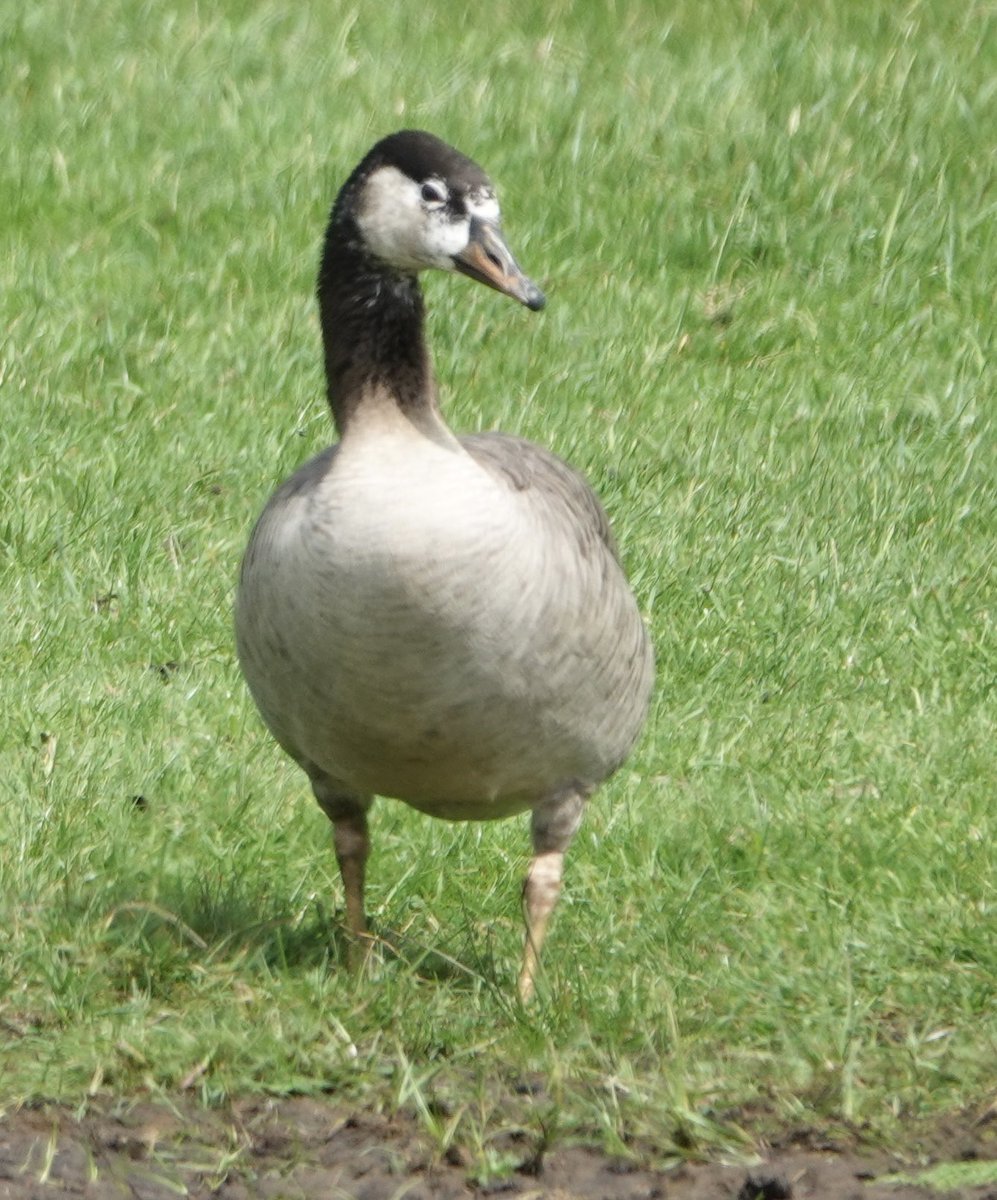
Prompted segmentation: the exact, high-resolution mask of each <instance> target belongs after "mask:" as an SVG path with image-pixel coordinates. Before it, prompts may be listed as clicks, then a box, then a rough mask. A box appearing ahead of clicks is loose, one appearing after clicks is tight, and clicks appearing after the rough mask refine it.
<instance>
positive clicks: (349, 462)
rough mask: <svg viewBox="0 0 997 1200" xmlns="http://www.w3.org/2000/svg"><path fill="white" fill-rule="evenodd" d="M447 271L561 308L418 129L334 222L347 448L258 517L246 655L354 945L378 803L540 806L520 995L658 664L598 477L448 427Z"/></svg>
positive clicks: (337, 344)
mask: <svg viewBox="0 0 997 1200" xmlns="http://www.w3.org/2000/svg"><path fill="white" fill-rule="evenodd" d="M430 266H432V267H438V268H443V269H448V270H459V271H462V272H463V273H465V274H469V275H471V276H472V277H473V278H476V279H478V280H479V281H481V282H484V283H487V284H489V285H490V286H492V287H494V288H496V289H497V290H499V291H502V292H504V293H505V294H508V295H511V296H513V297H514V298H516V299H518V300H520V301H521V302H522V303H524V304H526V305H527V306H528V307H531V308H539V307H542V305H543V296H542V294H541V293H540V291H539V289H537V287H536V285H535V284H533V283H531V282H530V281H529V280H528V279H527V278H526V277H525V276H524V275H523V274H522V272H521V271H520V270H519V268H518V266H517V265H516V263H515V260H514V259H513V257H512V255H511V253H510V252H509V249H508V246H507V245H506V243H505V241H504V238H503V236H502V234H501V233H500V231H499V226H498V205H497V203H496V201H495V195H494V190H493V189H492V187H491V184H490V182H489V181H488V179H487V177H486V176H485V175H484V173H483V172H482V171H481V170H480V168H479V167H477V166H476V165H475V164H474V163H473V162H471V161H470V160H469V159H467V158H465V157H464V156H463V155H460V154H459V153H458V152H457V151H455V150H453V149H452V148H451V147H449V146H447V145H446V144H445V143H443V142H441V141H439V140H438V139H436V138H434V137H432V136H431V135H429V134H424V133H417V132H412V131H406V132H403V133H399V134H394V135H392V136H391V137H389V138H386V139H384V140H383V141H382V142H379V143H378V144H377V145H376V146H375V147H374V148H373V149H372V150H371V151H370V153H369V154H368V155H367V157H366V158H365V159H364V160H363V161H362V162H361V164H360V165H359V166H358V167H357V168H356V170H355V171H354V172H353V174H352V175H351V176H350V178H349V179H348V180H347V182H346V184H345V185H344V187H343V189H342V191H341V192H340V195H339V197H338V199H337V201H336V204H335V205H334V207H333V212H332V216H331V219H330V223H329V230H328V233H327V236H326V244H325V250H324V254H323V263H322V270H321V272H320V277H319V301H320V310H321V315H322V328H323V340H324V345H325V358H326V371H327V377H328V387H329V399H330V403H331V405H332V410H333V416H334V419H335V421H336V425H337V428H338V429H339V432H340V435H341V440H340V442H339V444H338V445H336V446H333V447H330V448H329V449H328V450H325V451H324V452H323V453H321V454H319V455H318V456H317V457H316V458H313V459H312V460H311V461H310V462H308V463H306V464H305V465H304V466H303V467H302V468H301V469H300V470H299V471H298V472H297V473H296V474H295V475H294V476H292V477H291V479H289V480H288V481H287V482H286V483H285V484H284V485H283V486H282V487H280V488H279V489H278V490H277V492H276V493H275V494H274V495H273V497H272V498H271V500H270V502H269V503H268V504H267V506H266V508H265V509H264V512H263V514H262V516H261V517H260V520H259V522H258V524H257V526H256V529H255V530H254V532H253V535H252V538H251V540H250V544H249V547H248V549H247V551H246V556H245V560H244V562H243V567H242V575H241V581H240V586H239V594H238V601H237V608H236V632H237V641H238V649H239V657H240V661H241V663H242V668H243V671H244V673H245V676H246V679H247V682H248V684H249V687H250V690H251V692H252V694H253V697H254V699H255V700H256V703H257V705H258V706H259V709H260V712H261V714H262V715H263V718H264V720H265V721H266V723H267V725H268V726H269V728H270V729H271V731H272V732H273V734H274V736H275V737H276V739H277V741H278V742H279V743H280V745H281V746H282V747H283V748H284V749H285V750H286V751H287V753H288V754H289V755H291V756H292V757H293V758H294V759H295V760H296V761H297V762H298V763H299V764H300V765H301V766H302V767H303V768H304V770H305V771H306V772H307V773H308V775H309V777H310V779H311V782H312V787H313V789H314V792H315V795H316V798H317V799H318V801H319V803H320V804H321V806H322V807H323V809H324V810H325V811H326V813H327V814H328V815H329V817H330V819H331V820H332V822H333V832H334V842H335V847H336V853H337V857H338V860H339V864H340V868H341V871H342V875H343V881H344V887H345V891H346V902H347V920H348V925H349V928H350V930H351V932H352V933H354V934H355V935H364V934H365V933H366V928H367V926H366V918H365V915H364V909H363V876H364V863H365V860H366V856H367V850H368V845H369V843H368V835H367V821H366V812H367V809H368V807H369V805H370V802H371V798H372V796H373V795H374V794H381V795H384V796H389V797H394V798H396V799H399V800H403V801H405V802H406V803H408V804H410V805H412V806H413V807H415V808H418V809H420V810H421V811H423V812H425V813H429V814H430V815H432V816H437V817H445V818H448V819H451V820H462V819H471V820H487V819H491V818H495V817H505V816H509V815H511V814H513V813H516V812H521V811H524V810H526V809H530V810H532V813H533V818H532V823H533V841H534V859H533V862H532V864H531V868H530V872H529V874H528V876H527V881H526V885H525V889H524V891H525V899H526V917H527V939H526V951H525V954H524V962H523V967H522V970H521V973H520V994H521V995H522V996H523V997H524V998H526V997H528V996H529V995H530V994H531V993H532V991H533V987H534V982H535V975H536V971H537V965H538V955H539V949H540V944H541V942H542V940H543V937H544V933H545V930H546V925H547V920H548V918H549V916H550V913H551V911H552V909H553V906H554V903H555V902H556V899H557V894H558V891H559V888H560V877H561V867H562V862H563V856H564V852H565V850H566V849H567V846H568V843H569V842H570V840H571V837H572V836H573V834H574V832H575V830H576V829H577V826H578V823H579V821H580V819H581V813H582V808H583V804H584V800H585V798H586V797H587V796H588V795H589V794H590V793H591V791H592V790H593V789H594V788H595V787H596V785H598V784H599V783H600V782H601V781H602V780H604V779H605V778H606V777H607V776H609V775H610V774H611V773H612V772H613V771H614V770H615V769H616V767H618V766H619V764H620V763H621V762H622V761H623V759H624V758H625V757H626V755H627V753H628V752H629V750H630V748H631V746H632V745H633V742H634V740H635V739H636V737H637V734H638V733H639V731H640V728H641V726H642V724H643V722H644V718H645V716H646V713H647V706H648V699H649V694H650V689H651V683H652V674H653V668H652V657H651V650H650V645H649V642H648V638H647V635H646V633H645V630H644V626H643V624H642V622H641V620H640V616H639V613H638V610H637V606H636V603H635V601H634V598H633V595H632V593H631V591H630V588H629V585H628V584H627V581H626V577H625V575H624V573H623V570H622V568H621V567H620V564H619V561H618V557H617V553H616V548H615V544H614V542H613V538H612V534H611V533H610V529H609V525H608V522H607V520H606V516H605V513H604V512H603V509H602V506H601V505H600V503H599V501H598V499H597V498H596V496H595V494H594V492H593V491H592V490H591V488H590V487H589V485H588V484H587V483H586V482H585V480H584V479H583V478H582V477H581V476H580V475H579V474H577V472H575V471H574V470H573V469H572V468H571V467H569V466H568V465H567V464H566V463H564V462H563V461H562V460H560V459H559V458H557V457H556V456H554V455H553V454H551V453H549V452H548V451H546V450H544V449H542V448H540V447H539V446H535V445H533V444H532V443H530V442H526V441H524V440H522V439H521V438H516V437H511V436H508V435H504V434H473V435H470V436H466V437H462V438H456V437H455V436H454V435H453V434H452V433H451V432H450V430H449V429H448V427H447V425H446V424H445V422H444V421H443V418H442V416H441V415H440V412H439V409H438V407H437V404H436V393H435V384H434V382H433V376H432V369H431V366H430V363H429V357H428V353H427V351H426V348H425V343H424V339H423V314H422V297H421V292H420V290H419V286H418V283H417V280H416V272H417V270H418V269H420V268H423V267H430Z"/></svg>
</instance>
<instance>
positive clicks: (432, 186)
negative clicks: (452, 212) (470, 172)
mask: <svg viewBox="0 0 997 1200" xmlns="http://www.w3.org/2000/svg"><path fill="white" fill-rule="evenodd" d="M422 198H423V200H425V202H426V203H427V204H432V205H439V204H446V201H447V194H446V192H445V191H444V190H443V187H442V186H441V185H440V184H438V183H433V182H431V181H429V182H426V183H424V184H423V185H422Z"/></svg>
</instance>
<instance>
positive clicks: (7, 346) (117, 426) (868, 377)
mask: <svg viewBox="0 0 997 1200" xmlns="http://www.w3.org/2000/svg"><path fill="white" fill-rule="evenodd" d="M9 7H10V8H11V11H6V10H5V13H4V15H3V16H0V124H2V126H3V128H4V129H5V130H6V131H7V132H6V136H5V137H4V138H3V139H2V141H0V210H2V212H3V214H4V217H3V221H2V223H0V409H2V420H0V464H2V467H0V471H2V473H0V489H2V490H0V497H2V504H0V579H2V595H3V600H4V604H3V611H2V616H0V645H2V646H3V647H4V667H5V670H4V684H3V693H2V706H3V708H2V722H0V738H2V742H0V1039H2V1041H3V1043H4V1044H3V1053H2V1055H0V1101H2V1102H3V1103H6V1104H11V1103H17V1102H18V1101H23V1100H30V1099H38V1098H42V1097H53V1098H58V1099H61V1100H65V1101H69V1102H71V1103H75V1104H80V1103H84V1102H85V1098H86V1096H87V1095H88V1094H92V1093H97V1092H105V1091H111V1092H114V1093H117V1094H122V1095H128V1094H131V1093H134V1092H135V1091H137V1090H140V1089H149V1088H151V1089H153V1090H156V1091H159V1090H162V1091H166V1092H169V1091H171V1090H174V1089H177V1088H186V1089H188V1090H191V1091H194V1092H196V1093H197V1094H199V1095H201V1096H202V1097H203V1098H204V1100H205V1101H206V1102H209V1103H215V1102H218V1101H220V1100H222V1099H223V1098H224V1097H226V1096H227V1095H231V1094H240V1093H245V1092H247V1091H260V1090H262V1091H269V1092H274V1093H281V1092H287V1091H289V1090H304V1091H320V1090H324V1091H330V1092H333V1093H335V1094H337V1095H341V1096H343V1097H345V1098H348V1099H350V1100H351V1101H354V1100H356V1101H359V1102H362V1103H366V1104H371V1105H374V1106H378V1107H383V1108H388V1109H390V1108H392V1107H396V1106H401V1107H405V1108H408V1109H412V1110H414V1111H416V1112H417V1113H419V1114H420V1115H421V1117H422V1119H423V1121H424V1122H425V1125H426V1128H427V1130H428V1131H429V1132H430V1133H431V1134H432V1135H433V1136H434V1137H435V1138H436V1139H437V1142H438V1144H439V1145H440V1146H443V1145H445V1144H447V1142H448V1141H450V1140H452V1139H458V1140H461V1141H462V1142H463V1143H464V1144H468V1145H471V1146H472V1148H473V1149H474V1150H475V1153H476V1155H477V1161H478V1162H479V1163H481V1164H484V1166H483V1167H482V1169H487V1168H488V1167H489V1164H491V1165H492V1166H494V1161H493V1160H494V1158H495V1155H496V1153H497V1151H495V1149H494V1145H495V1143H494V1141H493V1137H494V1134H495V1132H496V1131H498V1130H502V1129H508V1128H511V1127H517V1126H525V1127H526V1128H528V1129H532V1130H545V1131H547V1132H546V1133H545V1134H544V1136H547V1135H548V1134H549V1135H550V1136H561V1135H582V1136H585V1137H590V1138H596V1139H601V1140H602V1141H603V1142H604V1143H605V1144H607V1145H608V1146H610V1147H611V1148H616V1149H621V1148H622V1147H624V1145H625V1144H627V1143H628V1142H630V1141H632V1139H635V1138H636V1139H638V1140H640V1141H642V1142H644V1143H646V1144H650V1145H652V1146H653V1147H656V1148H657V1150H658V1151H659V1152H660V1153H662V1154H665V1155H668V1154H672V1153H709V1152H711V1151H717V1150H718V1149H720V1148H722V1147H725V1146H726V1147H731V1146H736V1145H738V1144H740V1143H741V1142H742V1139H743V1136H744V1133H743V1131H744V1130H747V1132H748V1133H749V1134H750V1133H751V1132H753V1131H756V1130H757V1129H758V1128H761V1127H763V1126H764V1124H765V1122H767V1121H782V1122H801V1123H813V1122H818V1123H824V1124H826V1123H831V1124H847V1125H850V1126H853V1127H856V1128H864V1129H867V1130H872V1131H873V1132H874V1133H875V1134H877V1135H878V1136H882V1137H899V1136H902V1134H901V1132H900V1131H901V1130H903V1129H909V1127H910V1122H911V1120H912V1119H914V1118H918V1117H931V1116H932V1115H933V1114H939V1113H947V1112H953V1111H956V1110H961V1109H969V1110H971V1111H977V1110H978V1109H980V1108H982V1107H984V1106H985V1105H986V1104H987V1103H988V1102H990V1101H992V1100H993V1098H994V1093H993V1086H994V1079H995V1078H997V1004H995V993H997V896H995V863H994V849H993V847H994V845H995V842H997V806H995V803H994V794H995V792H994V788H995V779H997V705H995V699H997V698H995V690H994V682H995V677H997V645H995V637H994V634H995V628H994V626H995V613H997V586H995V578H997V576H995V546H997V436H995V435H997V428H995V420H994V399H995V392H997V372H995V369H994V353H995V347H994V327H995V326H994V316H993V287H994V279H995V278H997V191H995V160H994V156H993V130H994V128H997V87H995V83H994V80H995V78H997V8H995V6H994V4H993V3H992V2H989V0H970V2H968V3H966V4H962V5H951V4H948V3H943V2H942V0H937V2H930V0H912V2H911V3H908V4H905V5H902V6H901V5H896V4H893V3H886V2H885V0H883V2H877V0H872V2H870V3H865V4H859V3H857V2H856V3H851V2H844V3H841V2H835V3H831V2H830V0H827V2H826V3H824V2H821V3H816V4H811V5H794V4H790V3H788V2H780V0H772V2H771V3H759V4H747V3H739V2H738V3H735V2H733V0H721V2H720V3H717V4H711V5H700V4H698V3H694V2H693V0H678V2H677V3H675V4H673V5H667V6H665V5H657V4H654V3H652V2H651V0H645V2H644V3H638V2H636V0H633V2H631V3H620V4H611V5H592V6H587V7H585V6H574V5H571V4H568V3H566V2H565V3H559V2H555V3H549V4H546V5H531V4H528V3H526V2H525V0H496V2H495V3H492V4H490V5H488V6H487V8H482V9H480V10H479V9H468V8H467V7H466V6H465V5H461V4H457V3H449V2H447V0H444V2H442V3H439V4H436V5H434V6H432V7H431V9H427V8H426V6H418V5H406V6H401V5H398V6H390V5H381V4H375V3H373V2H371V3H367V2H366V0H361V2H359V3H355V4H341V3H338V2H336V0H332V2H330V3H326V4H321V5H319V4H314V5H308V4H305V5H292V6H288V5H285V4H277V3H272V2H267V0H264V2H263V3H258V4H247V3H241V2H240V0H227V2H226V3H224V4H220V5H217V6H195V5H192V4H191V5H186V6H180V7H179V9H178V8H177V6H173V5H171V6H167V5H162V4H157V3H154V2H152V0H150V2H148V3H145V4H139V3H125V2H124V0H121V2H119V3H114V2H112V0H88V2H87V3H81V4H78V5H75V6H69V7H67V6H66V5H64V4H58V3H55V2H54V0H41V2H39V3H37V4H34V5H32V6H28V7H27V8H26V9H25V11H24V12H22V13H20V14H18V13H17V12H16V11H15V8H16V6H9ZM576 8H577V9H579V10H582V9H583V8H584V11H576ZM404 125H417V126H423V127H428V128H431V129H433V130H434V131H435V132H437V133H439V134H441V135H443V136H445V137H447V138H448V139H450V140H451V141H453V142H455V143H456V144H457V145H458V146H460V147H461V148H462V149H464V150H465V151H467V152H468V153H470V154H471V155H473V156H474V157H476V158H478V159H479V160H480V161H481V162H482V164H483V165H484V166H485V167H486V169H488V170H489V171H490V172H491V173H492V174H493V176H494V177H495V178H496V180H497V181H498V183H499V185H500V188H501V189H502V194H503V197H504V200H505V204H504V209H505V215H506V227H507V230H508V233H509V235H510V240H511V242H512V244H513V246H514V247H515V248H516V250H517V252H518V254H519V257H520V259H521V261H522V262H523V264H524V266H525V268H526V269H527V270H528V271H530V272H531V273H532V274H534V275H535V276H536V277H537V278H538V279H539V280H540V281H541V282H542V284H543V285H544V287H545V288H546V289H547V291H548V294H549V300H550V303H549V307H548V310H547V311H546V312H545V313H544V314H543V315H542V316H539V317H535V316H533V315H531V314H529V313H526V312H524V311H519V310H517V309H516V308H515V306H513V305H512V304H509V303H507V302H503V301H502V300H500V299H499V298H498V297H496V296H494V295H492V294H491V293H488V292H486V291H485V290H484V289H480V288H475V287H473V286H472V285H471V284H469V283H468V282H467V281H465V280H450V279H443V278H442V277H439V278H433V279H429V280H427V290H428V293H429V300H430V309H431V320H430V325H431V335H432V338H433V344H434V350H435V355H436V360H437V366H438V371H439V375H440V379H441V384H442V389H443V394H444V401H445V406H446V409H447V412H448V415H449V417H450V419H451V421H452V422H453V424H454V425H455V426H456V427H458V428H459V429H462V430H467V429H474V428H479V427H485V428H492V427H501V428H504V429H507V430H510V431H515V432H519V433H523V434H525V435H527V436H530V437H533V438H535V439H537V440H540V441H542V442H544V443H545V444H547V445H550V446H552V447H553V448H555V449H556V450H558V451H559V452H561V453H562V454H564V455H566V456H568V457H570V458H571V459H572V460H573V461H574V462H575V463H576V464H577V465H578V466H580V467H581V468H583V469H584V470H585V471H586V472H587V473H588V474H589V476H590V478H591V479H592V480H593V482H594V483H595V484H596V486H597V487H598V488H599V490H600V491H601V493H602V495H603V496H604V498H605V501H606V503H607V506H608V508H609V509H610V512H611V514H612V516H613V518H614V522H615V526H616V530H617V533H618V535H619V538H620V541H621V543H622V545H623V547H624V552H625V556H626V559H627V562H628V566H629V569H630V571H631V574H632V577H633V580H634V583H635V586H636V588H637V591H638V594H639V598H640V601H641V604H642V606H643V608H644V610H645V612H646V613H647V616H648V620H649V622H650V624H651V626H652V629H653V634H654V639H655V644H656V647H657V654H658V662H659V676H660V678H659V687H658V692H657V696H656V702H655V706H654V710H653V713H652V719H651V721H650V723H649V726H648V730H647V734H646V737H645V739H644V740H643V742H642V744H641V745H640V747H639V749H638V751H637V752H636V754H635V755H634V757H633V759H632V760H631V762H630V763H629V764H628V765H627V766H626V767H625V768H624V769H623V770H622V771H621V772H620V773H619V774H618V775H617V777H616V778H615V779H614V780H613V781H611V783H610V784H609V785H607V786H606V787H605V788H604V789H603V791H602V792H601V793H600V794H599V795H598V796H597V798H596V799H595V800H594V801H593V803H592V804H591V806H590V811H589V814H588V817H587V820H586V824H585V826H584V827H583V830H582V832H581V833H580V835H579V837H578V839H577V841H576V844H575V846H574V848H573V851H572V854H571V856H570V858H569V863H568V869H567V881H566V890H565V895H564V898H563V900H562V903H561V906H560V908H559V911H558V914H557V917H556V920H555V923H554V926H553V930H552V933H551V937H550V939H549V943H548V946H547V950H546V979H545V984H544V987H543V989H542V995H541V997H540V1001H539V1003H538V1004H537V1005H536V1006H535V1007H534V1008H533V1009H532V1010H531V1011H529V1012H528V1013H523V1012H522V1011H521V1010H520V1009H519V1008H518V1006H517V1005H516V1004H515V1002H514V1000H513V998H512V997H513V980H514V974H515V968H516V965H517V958H518V953H519V944H520V938H521V924H520V916H519V905H518V900H519V886H520V879H521V876H522V873H523V870H524V868H525V863H526V855H527V836H526V831H525V827H524V825H523V823H522V822H521V821H511V822H505V823H502V824H499V825H495V826H488V827H479V826H472V827H467V828H464V827H457V826H450V825H446V824H442V823H437V822H433V821H430V820H428V819H426V818H423V817H421V816H418V815H416V814H414V813H410V812H408V811H407V810H405V809H404V808H403V807H402V806H400V805H394V804H390V803H388V802H382V803H381V804H380V805H379V806H378V808H377V811H376V816H375V820H374V839H375V842H374V854H373V857H372V861H371V865H370V889H369V903H370V907H371V911H372V915H373V918H374V921H375V923H376V925H377V927H378V928H379V929H381V930H382V931H386V936H387V937H388V938H389V939H390V940H391V941H392V943H393V944H395V945H396V947H397V950H398V955H397V957H395V956H391V955H387V956H386V957H385V959H384V961H383V962H382V963H381V964H380V965H379V966H378V967H377V968H376V970H375V971H374V972H373V973H372V975H370V976H366V977H362V978H359V979H354V978H351V977H350V976H349V975H348V974H347V973H346V972H345V971H344V970H343V968H342V966H341V963H340V956H341V950H342V947H341V941H340V939H339V938H338V936H337V932H338V930H339V928H340V925H339V921H340V914H339V911H338V910H339V907H340V905H341V890H340V885H339V880H338V877H337V872H336V868H335V863H334V860H333V856H332V852H331V844H330V838H329V830H328V823H327V821H326V820H325V818H324V817H323V816H322V814H321V813H320V812H319V810H318V809H317V807H316V806H315V805H314V803H313V801H312V800H311V799H310V796H309V795H308V792H307V786H306V782H305V780H304V777H303V776H301V775H300V774H299V773H298V772H297V771H296V769H294V768H292V767H291V766H290V765H289V764H288V763H287V762H285V761H284V760H283V758H282V757H281V755H280V754H279V752H278V751H277V750H276V749H275V747H274V746H273V745H272V743H271V742H270V740H269V738H268V737H267V735H266V734H265V733H264V731H263V729H262V728H261V726H260V724H259V722H258V719H257V717H256V715H255V713H254V711H253V709H252V706H251V703H250V701H249V699H248V697H247V694H246V691H245V689H244V687H243V685H242V682H241V680H240V678H239V674H238V671H237V668H236V665H235V660H234V653H233V639H232V632H231V618H230V610H231V600H232V590H233V582H234V579H235V575H236V571H237V568H238V561H239V557H240V553H241V549H242V547H243V545H244V544H245V541H246V538H247V536H248V532H249V529H250V528H251V525H252V521H253V519H254V517H255V515H256V513H257V512H258V510H259V508H260V507H261V505H262V503H263V500H264V498H265V497H266V496H267V495H268V494H269V492H270V491H271V490H272V488H273V486H274V485H275V484H276V482H277V481H278V480H279V479H281V478H282V477H283V476H285V475H286V474H288V473H289V472H290V471H291V470H292V469H293V468H294V467H295V466H296V465H297V464H298V463H300V462H301V461H303V460H304V459H305V457H307V456H308V455H309V454H311V453H313V452H314V451H315V450H317V449H318V448H320V447H321V446H322V445H324V444H325V443H326V442H327V441H328V440H329V439H330V436H331V435H330V430H329V424H328V418H327V414H326V411H325V407H324V402H323V397H322V379H321V373H320V353H319V345H318V335H317V322H316V317H315V311H314V303H313V299H312V289H313V277H314V273H315V269H316V258H317V249H318V243H319V238H320V235H321V231H322V227H323V222H324V220H325V215H326V211H327V208H328V205H329V203H330V201H331V198H332V196H333V194H334V192H335V189H336V187H337V186H338V184H339V183H340V182H341V181H342V179H343V178H344V176H345V174H346V173H347V172H348V170H349V169H350V168H351V167H352V165H353V163H354V162H355V161H356V160H357V159H358V158H359V156H360V155H361V154H362V153H363V152H364V150H365V149H366V148H367V146H368V145H369V144H370V143H371V142H372V141H373V140H374V139H375V138H376V137H377V136H379V135H381V134H383V133H386V132H388V131H390V130H391V129H393V128H396V127H400V126H404ZM137 797H141V800H136V798H137ZM443 956H446V957H447V958H449V960H451V962H450V964H449V967H448V964H447V962H445V961H444V958H443ZM538 1080H542V1081H543V1083H544V1090H542V1091H540V1092H537V1091H536V1090H535V1088H533V1087H532V1084H534V1083H536V1082H537V1081H538ZM528 1085H529V1086H528Z"/></svg>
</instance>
